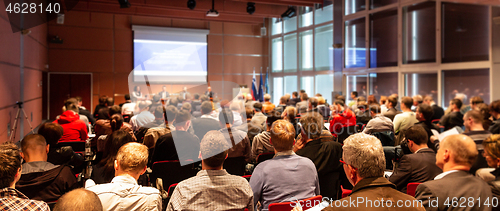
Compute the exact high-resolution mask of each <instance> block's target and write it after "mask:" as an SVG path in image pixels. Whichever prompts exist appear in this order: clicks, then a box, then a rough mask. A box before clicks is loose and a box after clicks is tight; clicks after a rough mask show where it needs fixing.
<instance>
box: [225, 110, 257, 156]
mask: <svg viewBox="0 0 500 211" xmlns="http://www.w3.org/2000/svg"><path fill="white" fill-rule="evenodd" d="M233 122H234V117H233V113H232V111H229V110H227V109H224V110H222V111H221V113H220V114H219V125H220V128H221V129H220V130H219V131H220V132H221V133H222V134H223V135H224V137H225V138H226V141H227V142H228V144H229V146H231V148H229V150H228V155H227V157H228V158H236V157H244V158H245V161H246V162H250V161H251V147H250V140H248V137H247V134H246V133H245V132H243V131H241V130H238V129H236V128H233Z"/></svg>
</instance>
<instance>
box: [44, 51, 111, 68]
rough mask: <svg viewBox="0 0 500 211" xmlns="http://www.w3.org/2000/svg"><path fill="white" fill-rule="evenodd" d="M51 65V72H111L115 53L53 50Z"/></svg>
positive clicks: (50, 58) (50, 55)
mask: <svg viewBox="0 0 500 211" xmlns="http://www.w3.org/2000/svg"><path fill="white" fill-rule="evenodd" d="M49 65H50V67H49V70H50V71H51V72H110V71H111V70H112V69H113V52H111V51H76V50H63V49H51V50H49Z"/></svg>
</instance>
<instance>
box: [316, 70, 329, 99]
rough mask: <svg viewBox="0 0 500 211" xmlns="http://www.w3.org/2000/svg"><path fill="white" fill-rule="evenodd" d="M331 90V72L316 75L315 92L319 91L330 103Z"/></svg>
mask: <svg viewBox="0 0 500 211" xmlns="http://www.w3.org/2000/svg"><path fill="white" fill-rule="evenodd" d="M332 92H333V74H329V75H317V76H316V93H320V94H321V95H323V98H325V100H326V102H327V103H329V104H331V103H332V102H333V101H332Z"/></svg>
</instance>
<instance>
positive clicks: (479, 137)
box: [462, 130, 491, 175]
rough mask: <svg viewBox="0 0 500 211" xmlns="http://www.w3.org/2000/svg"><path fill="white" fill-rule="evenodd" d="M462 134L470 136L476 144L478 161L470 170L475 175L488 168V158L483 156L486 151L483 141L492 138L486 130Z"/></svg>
mask: <svg viewBox="0 0 500 211" xmlns="http://www.w3.org/2000/svg"><path fill="white" fill-rule="evenodd" d="M462 134H463V135H466V136H469V137H470V138H471V139H472V140H474V142H475V143H476V148H477V151H478V155H477V158H476V160H475V161H474V164H472V167H471V168H470V170H469V172H470V173H471V174H473V175H475V174H476V171H477V170H478V169H480V168H488V162H486V158H485V157H484V156H483V151H484V147H483V141H484V140H485V139H486V138H488V137H490V136H491V133H490V132H489V131H486V130H479V131H469V132H464V133H462Z"/></svg>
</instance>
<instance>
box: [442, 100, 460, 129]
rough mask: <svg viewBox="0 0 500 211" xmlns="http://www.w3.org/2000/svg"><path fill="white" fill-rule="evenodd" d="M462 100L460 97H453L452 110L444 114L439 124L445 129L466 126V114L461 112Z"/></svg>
mask: <svg viewBox="0 0 500 211" xmlns="http://www.w3.org/2000/svg"><path fill="white" fill-rule="evenodd" d="M461 107H462V101H460V99H453V100H451V101H450V108H451V112H450V113H449V114H446V115H444V116H443V117H441V120H439V125H441V126H444V130H449V129H451V128H453V127H455V126H458V127H462V126H464V120H463V118H464V115H463V114H462V113H461V112H460V108H461Z"/></svg>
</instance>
